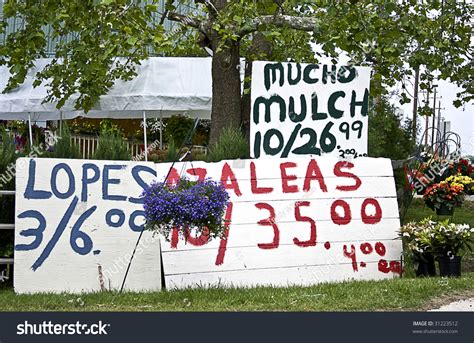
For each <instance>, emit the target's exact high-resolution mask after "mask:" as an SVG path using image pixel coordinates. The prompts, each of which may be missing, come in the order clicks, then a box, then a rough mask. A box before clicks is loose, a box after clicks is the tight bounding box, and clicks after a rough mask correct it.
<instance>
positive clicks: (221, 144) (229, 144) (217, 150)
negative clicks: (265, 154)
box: [208, 128, 249, 162]
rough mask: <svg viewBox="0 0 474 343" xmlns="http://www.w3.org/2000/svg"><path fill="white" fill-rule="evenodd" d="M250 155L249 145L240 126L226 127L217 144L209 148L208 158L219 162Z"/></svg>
mask: <svg viewBox="0 0 474 343" xmlns="http://www.w3.org/2000/svg"><path fill="white" fill-rule="evenodd" d="M248 157H249V145H248V143H247V140H246V139H245V136H244V134H243V133H242V131H241V130H240V129H238V128H224V130H223V131H222V133H221V135H220V136H219V139H218V140H217V142H216V144H215V145H214V146H212V147H211V148H210V149H209V153H208V160H209V161H210V162H218V161H221V160H231V159H238V158H248Z"/></svg>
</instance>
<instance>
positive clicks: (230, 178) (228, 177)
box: [221, 162, 242, 197]
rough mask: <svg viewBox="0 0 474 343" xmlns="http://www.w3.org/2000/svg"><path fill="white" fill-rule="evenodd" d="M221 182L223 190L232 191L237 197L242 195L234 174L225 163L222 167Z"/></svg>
mask: <svg viewBox="0 0 474 343" xmlns="http://www.w3.org/2000/svg"><path fill="white" fill-rule="evenodd" d="M221 181H222V183H223V184H224V187H225V189H232V190H233V191H234V193H235V195H237V196H238V197H240V196H241V195H242V192H241V191H240V188H239V183H238V182H237V179H236V178H235V174H234V172H233V171H232V168H231V167H230V166H229V164H228V163H227V162H226V163H225V164H224V166H223V167H222V174H221Z"/></svg>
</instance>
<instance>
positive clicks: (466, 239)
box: [431, 219, 474, 276]
mask: <svg viewBox="0 0 474 343" xmlns="http://www.w3.org/2000/svg"><path fill="white" fill-rule="evenodd" d="M473 233H474V228H471V227H470V226H469V225H468V224H454V223H450V222H449V220H447V219H446V220H444V221H440V222H438V223H436V225H433V227H432V228H431V248H432V250H433V253H434V255H435V258H436V259H437V260H438V264H439V273H440V276H460V275H461V258H462V252H463V251H465V250H466V249H469V250H471V251H472V248H471V244H473V243H474V239H473Z"/></svg>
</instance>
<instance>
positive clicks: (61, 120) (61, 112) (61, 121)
mask: <svg viewBox="0 0 474 343" xmlns="http://www.w3.org/2000/svg"><path fill="white" fill-rule="evenodd" d="M62 135H63V111H59V136H60V137H62Z"/></svg>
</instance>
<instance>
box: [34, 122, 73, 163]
mask: <svg viewBox="0 0 474 343" xmlns="http://www.w3.org/2000/svg"><path fill="white" fill-rule="evenodd" d="M43 156H44V157H50V158H73V159H79V158H82V154H81V150H80V149H79V146H77V145H76V144H74V143H73V142H72V141H71V131H70V129H69V126H68V125H67V124H66V123H64V124H63V129H62V134H61V137H60V139H58V140H57V142H56V144H54V146H53V148H52V151H50V152H49V153H46V154H44V155H43Z"/></svg>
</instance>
